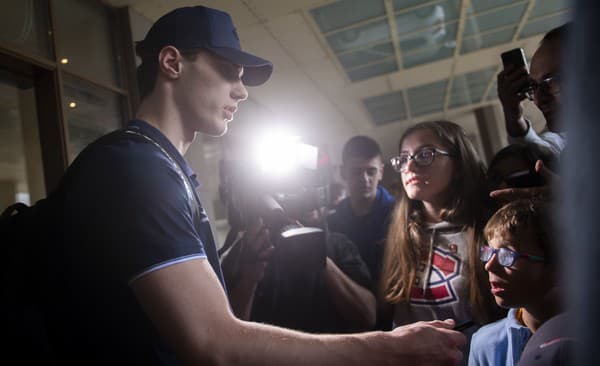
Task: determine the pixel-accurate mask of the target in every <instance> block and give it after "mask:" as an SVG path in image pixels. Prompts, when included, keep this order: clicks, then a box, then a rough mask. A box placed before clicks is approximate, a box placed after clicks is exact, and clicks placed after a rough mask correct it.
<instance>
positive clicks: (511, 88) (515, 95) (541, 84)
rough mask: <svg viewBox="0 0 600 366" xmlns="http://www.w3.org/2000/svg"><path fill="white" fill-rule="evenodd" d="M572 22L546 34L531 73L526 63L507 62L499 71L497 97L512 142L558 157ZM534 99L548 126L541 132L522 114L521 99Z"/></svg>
mask: <svg viewBox="0 0 600 366" xmlns="http://www.w3.org/2000/svg"><path fill="white" fill-rule="evenodd" d="M569 28H570V26H569V23H567V24H563V25H562V26H560V27H557V28H554V29H552V30H551V31H550V32H548V33H546V35H545V36H544V38H543V39H542V41H541V42H540V47H539V48H538V49H537V50H536V52H535V54H534V55H533V58H532V59H531V74H529V73H528V71H527V66H526V64H524V63H523V62H521V63H520V64H519V63H517V62H515V64H510V63H509V64H507V63H506V61H505V67H504V70H502V72H500V73H499V74H498V97H499V98H500V102H501V103H502V109H503V110H504V119H505V123H506V131H507V132H508V135H509V142H510V143H518V142H521V143H523V142H525V143H528V144H534V145H537V147H538V148H539V149H540V150H542V151H544V152H549V153H551V154H552V155H554V156H557V157H558V156H559V155H560V153H561V152H562V150H563V149H564V148H565V144H566V135H565V132H564V131H565V126H564V123H563V121H561V118H560V88H561V80H560V77H561V64H562V60H561V56H562V52H561V49H562V48H561V47H562V45H563V43H564V41H565V40H566V37H567V33H568V29H569ZM528 97H529V98H531V99H532V100H533V102H534V103H535V105H536V106H537V107H538V108H539V109H540V111H541V112H542V113H543V115H544V118H545V119H546V129H545V130H544V131H543V132H541V133H540V134H539V135H538V134H537V133H536V132H535V131H534V130H533V128H531V123H530V122H529V121H528V120H527V119H526V118H525V117H524V116H523V108H522V106H521V102H522V101H523V100H524V99H526V98H528Z"/></svg>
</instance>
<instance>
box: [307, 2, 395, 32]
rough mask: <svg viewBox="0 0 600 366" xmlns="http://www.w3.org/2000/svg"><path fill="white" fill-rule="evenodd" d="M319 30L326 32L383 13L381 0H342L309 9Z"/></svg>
mask: <svg viewBox="0 0 600 366" xmlns="http://www.w3.org/2000/svg"><path fill="white" fill-rule="evenodd" d="M310 12H311V14H312V16H313V17H314V18H315V22H316V23H317V25H318V26H319V28H321V32H323V33H327V32H329V31H333V30H335V29H338V28H343V27H346V26H349V25H351V24H354V23H358V22H361V21H363V20H367V19H372V18H376V17H380V16H383V15H385V5H384V4H383V1H382V0H376V1H373V0H371V1H360V0H342V1H337V2H334V3H332V4H327V5H325V6H321V7H319V8H315V9H313V10H311V11H310Z"/></svg>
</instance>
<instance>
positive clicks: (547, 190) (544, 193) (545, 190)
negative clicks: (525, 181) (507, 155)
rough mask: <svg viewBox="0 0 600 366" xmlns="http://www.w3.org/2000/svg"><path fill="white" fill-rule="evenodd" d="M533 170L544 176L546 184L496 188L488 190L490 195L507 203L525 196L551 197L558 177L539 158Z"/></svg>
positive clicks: (558, 179)
mask: <svg viewBox="0 0 600 366" xmlns="http://www.w3.org/2000/svg"><path fill="white" fill-rule="evenodd" d="M535 171H536V173H537V174H540V175H541V176H542V177H544V179H545V181H546V184H544V185H543V186H540V187H528V188H504V189H497V190H495V191H492V192H490V197H492V198H493V199H495V200H496V201H498V202H500V203H508V202H510V201H514V200H517V199H526V198H529V199H531V198H551V197H552V196H553V191H554V189H555V186H556V185H558V183H559V181H560V178H559V177H558V175H557V174H555V173H553V172H552V171H551V170H550V169H548V168H546V167H545V166H544V163H542V161H541V160H538V161H537V162H536V163H535Z"/></svg>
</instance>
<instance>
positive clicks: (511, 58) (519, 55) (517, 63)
mask: <svg viewBox="0 0 600 366" xmlns="http://www.w3.org/2000/svg"><path fill="white" fill-rule="evenodd" d="M500 58H502V65H504V68H505V69H506V68H507V67H508V66H509V65H513V66H514V67H516V68H518V67H524V68H525V71H527V74H529V65H528V64H527V58H526V57H525V51H523V49H522V48H513V49H512V50H510V51H506V52H503V53H501V54H500ZM521 93H523V94H525V96H526V97H527V98H528V99H529V100H533V89H532V86H531V85H528V86H526V87H525V88H524V89H523V90H522V91H521Z"/></svg>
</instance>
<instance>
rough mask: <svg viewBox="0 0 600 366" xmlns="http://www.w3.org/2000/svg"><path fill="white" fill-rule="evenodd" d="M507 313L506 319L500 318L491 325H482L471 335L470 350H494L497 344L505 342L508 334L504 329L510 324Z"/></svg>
mask: <svg viewBox="0 0 600 366" xmlns="http://www.w3.org/2000/svg"><path fill="white" fill-rule="evenodd" d="M510 316H511V314H510V313H509V314H508V315H507V317H506V318H502V319H500V320H497V321H495V322H493V323H490V324H487V325H484V326H483V327H481V328H479V330H477V332H475V333H474V334H473V338H472V339H471V350H474V349H481V348H495V347H496V346H497V345H498V344H500V343H504V342H506V339H507V337H508V335H507V334H508V333H507V331H506V328H507V326H508V324H509V322H510V320H509V317H510Z"/></svg>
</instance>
